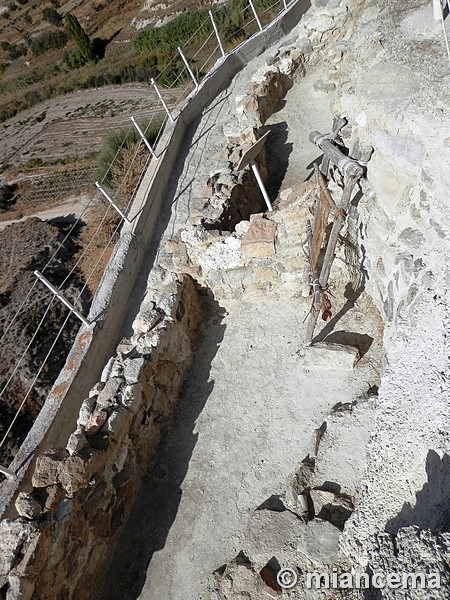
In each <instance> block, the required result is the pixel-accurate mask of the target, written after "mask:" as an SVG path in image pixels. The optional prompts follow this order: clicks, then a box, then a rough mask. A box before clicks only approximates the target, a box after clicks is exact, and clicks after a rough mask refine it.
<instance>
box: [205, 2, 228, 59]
mask: <svg viewBox="0 0 450 600" xmlns="http://www.w3.org/2000/svg"><path fill="white" fill-rule="evenodd" d="M208 13H209V18H210V19H211V23H212V26H213V29H214V33H215V34H216V38H217V43H218V44H219V48H220V51H221V52H222V56H223V57H224V58H225V56H226V54H225V50H224V49H223V46H222V40H221V39H220V36H219V32H218V30H217V26H216V23H215V21H214V17H213V14H212V11H210V10H209V11H208Z"/></svg>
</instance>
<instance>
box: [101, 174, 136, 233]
mask: <svg viewBox="0 0 450 600" xmlns="http://www.w3.org/2000/svg"><path fill="white" fill-rule="evenodd" d="M95 185H96V186H97V187H98V189H99V190H100V191H101V193H102V194H103V195H104V196H105V198H106V199H107V200H108V202H109V203H110V204H111V206H112V207H113V208H114V209H115V210H116V211H117V212H118V213H119V215H120V216H121V217H122V219H123V220H124V221H126V222H127V223H131V221H130V219H129V218H128V217H127V216H126V215H125V213H123V212H122V211H121V210H120V208H119V207H118V206H117V204H116V203H115V202H114V200H113V199H112V198H111V197H110V196H109V194H108V192H106V191H105V190H104V189H103V188H102V186H101V185H100V184H99V182H98V181H96V182H95Z"/></svg>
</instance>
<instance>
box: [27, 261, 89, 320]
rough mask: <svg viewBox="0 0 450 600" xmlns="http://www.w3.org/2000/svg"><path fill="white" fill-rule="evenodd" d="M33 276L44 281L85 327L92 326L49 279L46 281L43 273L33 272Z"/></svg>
mask: <svg viewBox="0 0 450 600" xmlns="http://www.w3.org/2000/svg"><path fill="white" fill-rule="evenodd" d="M33 274H34V275H35V276H36V277H37V278H38V279H39V280H40V281H42V283H43V284H44V285H46V286H47V287H48V289H49V290H50V291H51V292H52V293H53V294H54V295H55V296H56V297H57V298H58V299H59V300H61V302H62V303H63V304H65V305H66V306H67V308H68V309H69V310H70V311H71V312H72V313H73V314H74V315H75V316H76V317H78V318H79V319H80V321H81V322H82V323H83V325H86V327H90V326H91V324H90V323H89V321H88V320H87V319H85V318H84V317H83V315H82V314H81V313H80V311H79V310H77V309H76V308H75V306H74V305H73V304H72V303H71V302H69V300H67V298H66V297H65V296H64V295H63V294H62V293H61V292H60V291H59V290H58V289H57V288H55V286H54V285H52V284H51V283H50V281H49V280H48V279H46V278H45V277H44V276H43V275H42V273H39V271H33Z"/></svg>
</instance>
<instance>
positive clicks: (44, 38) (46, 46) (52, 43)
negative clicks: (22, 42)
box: [31, 31, 67, 56]
mask: <svg viewBox="0 0 450 600" xmlns="http://www.w3.org/2000/svg"><path fill="white" fill-rule="evenodd" d="M66 44H67V35H66V34H65V33H64V31H46V32H45V33H41V35H39V36H38V37H36V38H34V40H33V41H32V42H31V52H32V53H33V54H34V55H35V56H40V55H41V54H44V53H45V52H48V51H49V50H54V49H57V48H64V46H65V45H66Z"/></svg>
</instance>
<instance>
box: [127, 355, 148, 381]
mask: <svg viewBox="0 0 450 600" xmlns="http://www.w3.org/2000/svg"><path fill="white" fill-rule="evenodd" d="M144 364H145V358H144V357H143V356H139V357H137V358H127V359H125V361H124V364H123V375H124V377H125V381H126V382H127V383H128V384H130V385H132V384H134V383H138V382H139V381H140V378H141V374H142V370H143V368H144Z"/></svg>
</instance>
